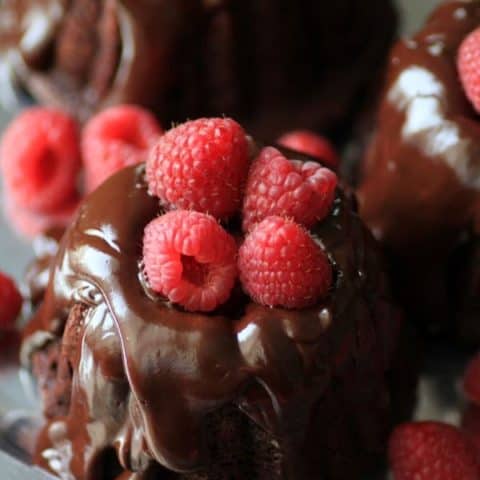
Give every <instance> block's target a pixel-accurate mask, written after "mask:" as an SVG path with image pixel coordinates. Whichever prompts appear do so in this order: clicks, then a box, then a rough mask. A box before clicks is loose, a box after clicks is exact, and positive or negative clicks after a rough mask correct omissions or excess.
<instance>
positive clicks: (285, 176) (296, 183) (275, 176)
mask: <svg viewBox="0 0 480 480" xmlns="http://www.w3.org/2000/svg"><path fill="white" fill-rule="evenodd" d="M336 187H337V176H336V175H335V173H334V172H332V171H331V170H329V169H328V168H324V167H322V166H321V165H320V164H318V163H316V162H314V161H308V162H304V161H300V160H289V159H288V158H286V157H285V156H284V155H283V154H282V153H281V152H280V151H279V150H277V149H276V148H273V147H266V148H264V149H262V150H261V152H260V154H259V155H258V157H257V159H256V160H255V161H254V163H253V165H252V167H251V169H250V173H249V176H248V182H247V187H246V190H245V199H244V203H243V229H244V230H245V231H248V230H250V229H251V228H252V227H253V226H254V225H255V224H256V223H258V222H260V221H261V220H263V219H264V218H265V217H268V216H269V215H278V216H282V217H286V218H292V219H293V220H295V221H296V222H298V223H301V224H302V225H305V226H306V227H310V226H311V225H313V224H314V223H315V222H317V221H320V220H322V219H323V218H324V217H325V216H326V215H328V213H329V211H330V209H331V208H332V204H333V200H334V198H335V189H336Z"/></svg>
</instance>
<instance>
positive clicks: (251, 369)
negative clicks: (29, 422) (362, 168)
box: [22, 166, 400, 480]
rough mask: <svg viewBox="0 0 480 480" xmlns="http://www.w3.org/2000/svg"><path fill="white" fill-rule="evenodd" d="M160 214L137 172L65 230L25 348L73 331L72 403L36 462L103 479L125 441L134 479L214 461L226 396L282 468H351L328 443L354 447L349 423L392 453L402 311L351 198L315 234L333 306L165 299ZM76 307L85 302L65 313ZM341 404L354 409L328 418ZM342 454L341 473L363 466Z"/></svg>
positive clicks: (46, 434)
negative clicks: (159, 289) (147, 261)
mask: <svg viewBox="0 0 480 480" xmlns="http://www.w3.org/2000/svg"><path fill="white" fill-rule="evenodd" d="M160 213H161V212H160V207H159V203H158V200H157V199H155V198H152V197H151V196H149V195H148V193H147V189H146V186H145V183H144V167H143V166H139V167H133V168H127V169H125V170H123V171H121V172H120V173H118V174H116V175H115V176H113V177H112V178H111V179H109V180H108V181H107V182H106V183H105V184H103V185H102V186H101V187H100V188H99V189H98V190H97V191H95V192H94V193H93V194H92V195H91V196H90V197H88V198H87V199H86V201H85V202H84V204H83V206H81V207H80V210H79V212H78V215H77V217H76V220H75V221H74V222H73V223H72V225H71V226H70V227H69V228H68V230H67V231H66V234H65V236H64V237H63V239H62V241H61V242H60V247H59V252H58V255H57V257H56V259H55V260H54V262H53V263H52V265H51V277H50V282H49V285H48V288H47V290H46V293H45V298H44V301H43V303H42V305H41V306H40V308H39V309H38V311H37V313H36V315H35V317H34V318H33V319H32V321H31V322H30V324H29V325H28V326H27V329H26V331H25V340H24V342H23V349H22V355H23V359H24V363H25V364H26V365H28V363H29V359H30V358H31V355H32V353H34V352H35V351H41V350H42V349H43V348H44V346H45V344H46V343H47V344H48V342H50V341H52V339H55V338H56V339H59V338H60V337H62V335H63V339H62V348H63V349H64V350H65V351H66V352H67V354H68V358H69V362H70V368H71V371H72V373H73V379H72V391H71V403H70V409H69V412H68V414H67V415H64V416H61V415H59V416H57V417H55V418H53V419H52V420H50V421H49V422H48V424H47V426H46V427H45V429H44V430H43V433H42V435H41V436H40V438H39V441H38V448H37V462H38V463H40V464H42V465H44V466H45V467H47V468H50V469H51V470H53V471H54V472H56V473H57V474H60V475H61V476H63V478H72V477H71V475H73V477H74V478H79V479H80V478H82V479H83V478H85V479H96V480H99V478H100V477H99V474H98V470H96V468H98V459H99V458H100V457H101V455H102V454H103V453H104V452H105V451H106V450H109V449H111V448H115V450H116V453H117V456H118V458H119V461H120V464H121V466H122V468H123V469H125V470H126V471H125V473H124V474H123V476H122V477H121V478H122V479H126V478H132V479H133V478H140V477H136V476H135V477H134V476H133V474H129V473H128V471H136V472H139V473H138V475H143V476H142V478H147V476H148V472H149V468H150V467H151V466H152V465H153V464H154V463H155V462H158V463H159V464H160V465H161V466H163V467H164V468H167V469H170V470H173V471H176V472H189V471H194V470H197V469H205V468H207V466H208V465H209V461H210V460H209V454H210V452H209V449H208V447H207V445H208V442H207V441H206V434H207V431H206V430H207V426H206V425H207V423H208V422H207V420H208V418H209V415H210V414H212V412H216V411H219V410H220V409H222V408H223V407H224V406H226V405H234V406H235V407H236V408H239V409H240V410H241V411H242V412H244V414H245V415H247V416H248V417H249V418H250V419H252V420H253V421H254V422H255V423H256V424H257V425H259V426H260V427H261V428H262V429H264V430H265V431H266V432H269V434H271V435H272V436H273V438H274V439H275V441H276V442H278V444H279V445H280V449H281V451H282V474H281V475H282V476H281V478H289V479H310V480H311V479H320V478H325V479H329V478H332V479H333V478H346V477H345V476H342V475H340V474H338V473H337V474H335V473H334V471H335V470H334V468H335V467H334V466H332V465H334V464H335V462H337V463H338V462H339V461H341V460H342V457H341V456H340V457H338V456H336V454H334V453H331V452H332V449H333V450H336V449H338V450H339V451H340V450H341V449H342V448H344V445H343V444H342V442H343V441H344V440H345V437H342V434H343V433H345V432H347V431H351V433H349V434H348V435H350V436H353V437H352V438H356V439H357V440H356V442H357V441H358V445H359V446H358V447H356V446H354V447H352V449H353V450H354V452H353V455H360V454H361V455H363V456H369V455H370V456H374V455H376V454H378V453H380V452H381V451H382V450H383V448H384V445H385V441H386V435H387V433H388V429H389V426H390V425H391V422H392V417H393V413H392V408H391V405H390V403H389V386H388V381H387V376H388V375H390V374H391V372H390V370H391V364H392V361H393V357H394V355H395V353H396V351H397V348H398V344H397V342H398V332H399V329H400V320H399V316H398V314H397V312H396V310H395V309H394V308H393V307H392V305H391V303H390V300H389V297H388V291H387V287H386V282H385V277H384V275H383V273H382V267H381V261H380V259H379V256H378V254H377V251H376V249H375V246H374V244H373V243H372V242H373V240H372V238H371V236H370V235H369V233H368V232H367V231H366V229H365V228H364V227H363V226H362V223H361V221H360V220H359V218H358V217H357V216H356V214H355V213H353V211H352V199H351V198H350V197H349V196H348V195H345V194H343V193H341V192H340V191H339V192H338V197H337V199H336V201H335V204H334V208H333V211H332V213H331V215H330V216H329V217H328V218H327V219H325V220H324V221H322V222H321V223H319V224H318V225H316V226H315V227H314V228H313V230H312V233H313V235H314V238H315V239H316V241H317V242H318V243H319V244H320V245H321V247H322V248H324V249H325V251H326V252H327V253H328V255H329V257H330V260H331V262H332V263H333V265H334V268H335V271H336V282H335V285H334V286H333V287H332V291H331V294H330V295H329V297H328V298H327V299H326V300H325V301H324V302H322V303H320V304H318V305H315V306H314V307H312V308H309V309H306V310H301V311H289V310H283V309H271V308H266V307H262V306H260V305H257V304H254V303H251V302H248V301H247V300H245V299H244V300H242V301H240V302H238V300H236V299H232V302H233V305H230V306H228V305H227V306H226V311H230V312H232V311H233V312H235V313H234V314H232V313H229V314H228V315H225V316H224V315H222V314H220V313H212V314H210V315H202V314H194V313H186V312H183V311H181V310H180V309H178V308H176V307H174V306H172V305H170V304H168V303H166V302H165V301H164V300H162V299H161V298H152V297H151V296H150V295H148V294H147V292H146V291H145V289H144V285H143V283H142V280H141V276H140V277H139V271H140V267H139V261H140V259H141V247H142V235H143V229H144V227H145V225H146V224H147V223H148V222H149V221H151V220H152V219H153V218H155V217H156V216H157V215H159V214H160ZM234 297H235V295H234ZM242 298H243V297H242ZM79 305H80V306H82V305H83V308H82V309H81V311H82V312H83V313H82V314H81V315H78V311H77V314H76V315H73V318H74V319H73V320H72V316H70V319H69V320H68V321H67V319H68V318H69V315H71V313H72V309H73V308H78V306H79ZM75 306H77V307H75ZM353 400H354V401H353ZM339 402H341V403H342V407H341V408H340V411H341V415H342V417H338V418H336V419H335V420H332V419H330V418H328V416H329V413H328V412H332V411H335V408H337V407H338V404H339ZM366 412H369V413H368V415H366ZM365 416H366V417H365ZM344 429H346V430H345V432H344ZM350 429H353V430H350ZM339 432H342V434H339ZM353 432H355V433H353ZM345 435H346V433H345ZM338 442H340V443H338ZM348 442H351V439H348ZM343 461H344V463H343V465H341V467H342V468H343V470H345V469H346V468H347V467H348V469H350V468H354V469H356V468H360V464H359V463H351V464H350V463H348V462H349V460H347V461H345V460H343ZM349 471H350V470H349ZM142 472H143V473H142ZM207 472H208V468H207ZM69 475H70V476H69ZM159 478H163V477H162V476H160V477H159ZM182 478H183V477H182ZM185 478H187V477H185ZM192 478H194V477H192ZM198 478H200V477H198ZM201 478H209V477H208V475H207V476H206V477H201ZM222 478H223V477H222ZM259 478H260V477H259Z"/></svg>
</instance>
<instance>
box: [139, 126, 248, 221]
mask: <svg viewBox="0 0 480 480" xmlns="http://www.w3.org/2000/svg"><path fill="white" fill-rule="evenodd" d="M248 163H249V157H248V143H247V138H246V135H245V132H244V131H243V129H242V127H241V126H240V125H239V124H238V123H236V122H235V121H233V120H231V119H229V118H202V119H199V120H195V121H191V122H187V123H184V124H183V125H180V126H178V127H177V128H174V129H172V130H170V131H169V132H167V133H166V134H165V135H164V136H163V137H162V138H160V140H159V141H158V143H157V145H156V146H155V148H154V149H153V150H152V152H151V154H150V157H149V160H148V161H147V180H148V185H149V190H150V193H151V194H153V195H156V196H158V197H159V198H160V199H161V200H162V202H163V203H164V204H166V205H169V206H170V207H174V208H179V209H181V208H184V209H188V210H197V211H199V212H204V213H209V214H210V215H213V216H214V217H216V218H218V219H224V218H227V217H229V216H230V215H232V214H233V213H235V211H236V210H237V209H238V208H239V206H240V203H241V198H242V190H243V186H244V183H245V180H246V176H247V173H248Z"/></svg>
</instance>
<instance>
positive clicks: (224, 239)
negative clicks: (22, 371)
mask: <svg viewBox="0 0 480 480" xmlns="http://www.w3.org/2000/svg"><path fill="white" fill-rule="evenodd" d="M280 142H281V143H284V144H285V145H288V146H289V147H290V148H298V149H299V150H303V151H304V152H311V153H312V154H314V155H317V156H318V159H319V160H318V162H317V161H313V160H312V161H304V160H302V161H300V160H295V159H292V158H288V157H289V156H290V155H292V156H294V154H293V152H292V151H288V153H282V150H281V149H279V148H274V147H269V146H267V147H264V148H259V147H257V146H256V145H255V143H254V142H253V140H252V139H251V138H250V137H248V136H247V134H246V132H245V131H244V130H243V128H242V127H241V126H240V125H239V124H238V123H237V122H235V121H234V120H232V119H229V118H203V119H198V120H195V121H189V122H186V123H184V124H181V125H179V126H177V127H175V128H172V129H171V130H169V131H168V132H166V133H163V132H162V129H161V127H160V126H159V124H158V123H157V122H156V120H155V118H154V117H153V116H152V115H151V114H150V113H149V112H148V111H146V110H144V109H141V108H139V107H135V106H131V105H121V106H117V107H112V108H110V109H107V110H104V111H103V112H100V113H99V114H97V115H96V116H94V117H93V118H91V119H90V121H89V122H88V123H87V124H86V125H85V126H84V128H83V129H81V128H80V127H79V125H77V124H76V122H75V120H74V119H73V118H72V117H70V116H69V115H68V114H66V113H64V112H61V111H58V110H54V109H50V108H32V109H29V110H26V111H25V112H24V113H23V114H22V115H20V116H19V117H17V118H16V119H15V120H14V121H13V122H12V124H11V125H10V126H9V127H8V129H7V130H6V132H5V135H4V137H3V141H2V144H1V157H2V158H1V161H2V163H1V167H2V172H3V177H4V183H5V201H4V205H5V210H6V213H7V215H8V216H9V218H10V219H11V220H12V223H13V224H14V226H16V227H17V229H18V230H20V231H21V232H23V233H24V234H27V235H32V236H33V235H35V234H36V233H38V232H39V231H41V230H45V229H47V228H49V227H51V226H64V225H67V224H68V222H69V221H70V219H71V216H72V215H73V213H74V212H75V210H76V208H77V205H78V203H79V201H80V199H81V197H82V195H83V194H85V193H87V194H88V193H89V192H91V191H92V190H94V189H95V188H97V187H98V186H99V185H100V184H101V183H102V182H104V181H105V180H106V179H107V178H108V177H109V176H110V175H112V174H113V173H115V172H116V171H117V170H119V169H121V168H124V167H126V166H129V165H134V164H137V163H140V162H146V179H147V183H148V189H149V193H150V194H151V195H153V196H156V197H158V198H159V200H160V204H161V206H162V208H163V209H164V210H165V211H167V213H166V214H164V215H163V216H161V217H159V218H157V219H155V220H153V221H152V222H151V224H149V225H148V226H147V228H146V229H145V234H144V245H143V250H144V251H143V255H144V268H145V274H146V278H147V279H148V282H149V285H150V287H151V288H152V289H153V290H154V291H156V292H158V293H159V294H161V295H163V296H165V297H166V298H168V299H169V300H170V301H171V302H173V303H175V304H177V305H181V306H183V307H184V308H185V309H186V310H189V311H202V312H208V311H212V310H215V309H216V308H217V307H218V306H220V305H221V304H223V303H225V302H227V301H228V299H229V297H230V294H231V291H232V289H233V288H234V286H235V284H236V283H237V281H239V282H240V283H241V285H242V287H243V289H244V291H245V292H246V293H247V294H248V295H249V296H250V297H251V298H252V299H253V300H254V301H256V302H258V303H261V304H264V305H268V306H272V307H286V308H303V307H308V306H311V305H313V304H315V303H316V302H318V301H319V300H320V299H322V298H324V297H325V296H326V295H327V293H328V290H329V288H330V285H331V283H332V277H333V274H332V267H331V265H330V261H329V260H328V258H327V256H326V254H325V252H324V251H323V249H322V247H321V246H320V243H319V242H316V241H315V240H314V239H313V237H312V236H311V235H310V232H309V230H308V229H309V228H310V227H312V226H313V225H314V224H316V223H317V222H319V221H322V220H323V219H324V218H325V217H326V216H327V215H328V214H329V212H330V210H331V208H332V204H333V201H334V197H335V191H336V186H337V176H336V174H335V173H334V172H333V171H332V170H331V169H330V168H326V167H325V166H323V164H325V165H329V166H330V167H331V166H335V165H336V162H337V158H336V156H335V153H334V151H333V150H332V148H331V147H330V146H329V144H328V143H327V142H326V140H325V139H323V138H322V137H318V136H316V135H315V134H313V133H311V132H304V131H299V132H292V133H291V134H289V135H287V136H284V137H282V138H281V139H280ZM283 152H285V151H283ZM300 157H302V155H300ZM82 174H83V175H82ZM82 180H83V183H82ZM238 224H240V225H241V226H242V229H243V232H238V231H236V230H235V227H233V226H234V225H238ZM227 229H229V230H230V232H229V231H227Z"/></svg>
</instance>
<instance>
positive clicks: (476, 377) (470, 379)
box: [463, 353, 480, 405]
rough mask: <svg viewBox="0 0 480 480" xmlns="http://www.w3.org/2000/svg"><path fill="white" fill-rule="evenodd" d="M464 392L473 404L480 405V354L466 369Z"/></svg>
mask: <svg viewBox="0 0 480 480" xmlns="http://www.w3.org/2000/svg"><path fill="white" fill-rule="evenodd" d="M463 391H464V392H465V395H466V396H467V398H468V399H469V400H470V401H471V402H473V403H476V404H477V405H480V353H477V354H476V355H475V356H474V357H473V358H472V359H471V360H470V362H469V363H468V365H467V368H466V369H465V373H464V374H463Z"/></svg>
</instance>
